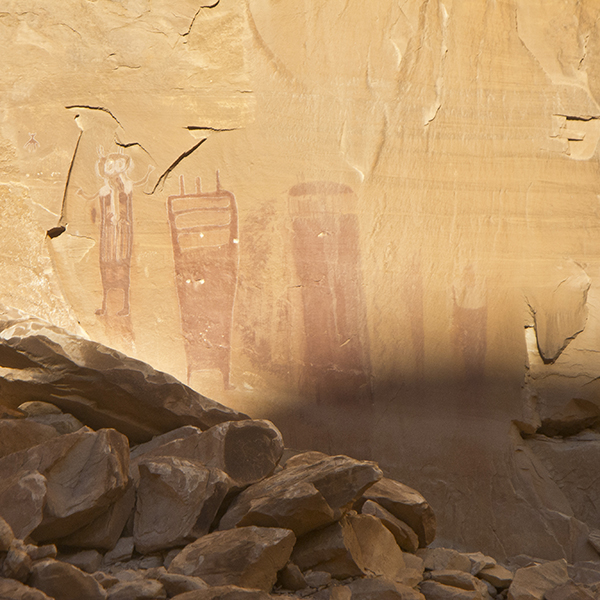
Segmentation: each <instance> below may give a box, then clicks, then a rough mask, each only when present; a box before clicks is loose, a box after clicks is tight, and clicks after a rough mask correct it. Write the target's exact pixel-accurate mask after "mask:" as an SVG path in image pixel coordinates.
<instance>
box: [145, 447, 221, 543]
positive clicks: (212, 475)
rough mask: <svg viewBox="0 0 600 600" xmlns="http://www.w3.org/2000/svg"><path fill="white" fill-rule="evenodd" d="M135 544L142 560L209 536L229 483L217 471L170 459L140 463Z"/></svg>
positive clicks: (146, 460)
mask: <svg viewBox="0 0 600 600" xmlns="http://www.w3.org/2000/svg"><path fill="white" fill-rule="evenodd" d="M138 466H139V472H140V482H139V485H138V489H137V502H136V514H135V521H134V530H133V531H134V533H133V535H134V539H135V546H136V549H137V550H138V552H141V553H142V554H147V553H149V552H153V551H155V550H163V549H166V548H172V547H174V546H184V545H185V544H187V543H189V542H192V541H194V540H195V539H197V538H199V537H201V536H203V535H205V534H207V533H208V531H209V528H210V525H211V523H212V522H213V520H214V518H215V516H216V514H217V511H218V509H219V507H220V505H221V502H222V501H223V499H224V498H225V495H226V494H227V492H228V490H229V488H230V487H231V484H230V481H229V480H228V478H227V476H226V475H225V474H224V473H223V472H222V471H219V470H218V469H208V468H206V467H205V466H204V465H203V464H202V463H200V462H198V461H195V460H185V459H181V458H175V457H172V456H165V457H156V458H144V459H143V460H142V461H141V462H140V463H139V465H138Z"/></svg>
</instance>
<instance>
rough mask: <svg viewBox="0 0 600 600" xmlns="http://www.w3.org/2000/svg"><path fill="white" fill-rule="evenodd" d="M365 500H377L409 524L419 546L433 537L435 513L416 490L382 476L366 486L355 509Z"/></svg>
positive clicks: (360, 506) (426, 543) (425, 543)
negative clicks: (369, 485)
mask: <svg viewBox="0 0 600 600" xmlns="http://www.w3.org/2000/svg"><path fill="white" fill-rule="evenodd" d="M367 500H372V501H373V502H377V504H379V505H380V506H382V507H383V508H385V509H386V510H387V511H389V512H390V513H392V515H394V516H395V517H396V518H398V519H400V520H401V521H404V522H405V523H406V524H407V525H409V526H410V528H411V529H412V530H413V531H414V532H415V533H416V534H417V536H418V538H419V546H420V547H422V548H424V547H425V546H428V545H429V544H431V542H433V540H434V539H435V529H436V520H435V514H434V512H433V510H432V508H431V506H429V504H428V502H427V500H425V498H424V497H423V496H422V495H421V494H419V492H417V491H416V490H413V489H412V488H410V487H408V486H407V485H404V484H403V483H400V482H399V481H394V480H393V479H388V478H387V477H384V478H383V479H381V481H378V482H377V483H375V484H374V485H372V486H371V487H369V488H368V490H367V491H366V492H365V493H364V494H363V497H362V498H360V499H359V501H358V502H357V503H356V509H357V510H360V509H361V508H362V506H363V504H364V503H365V502H366V501H367Z"/></svg>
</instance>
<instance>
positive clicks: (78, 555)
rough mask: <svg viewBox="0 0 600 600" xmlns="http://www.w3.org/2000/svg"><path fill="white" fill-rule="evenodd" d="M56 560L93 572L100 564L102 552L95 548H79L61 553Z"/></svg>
mask: <svg viewBox="0 0 600 600" xmlns="http://www.w3.org/2000/svg"><path fill="white" fill-rule="evenodd" d="M58 560H61V561H62V562H66V563H69V564H70V565H73V566H74V567H77V568H78V569H81V570H82V571H85V572H86V573H94V572H95V571H97V570H98V569H99V568H100V565H101V564H102V554H100V552H98V551H97V550H81V552H74V553H72V554H61V555H60V556H59V557H58Z"/></svg>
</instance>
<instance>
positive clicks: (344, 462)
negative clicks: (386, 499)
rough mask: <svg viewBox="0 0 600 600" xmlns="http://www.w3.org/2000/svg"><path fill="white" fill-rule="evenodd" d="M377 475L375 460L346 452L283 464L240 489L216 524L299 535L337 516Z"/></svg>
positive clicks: (379, 476) (378, 470) (321, 525)
mask: <svg viewBox="0 0 600 600" xmlns="http://www.w3.org/2000/svg"><path fill="white" fill-rule="evenodd" d="M381 477H382V473H381V470H380V469H379V467H378V466H377V465H376V464H375V463H373V462H367V461H358V460H354V459H352V458H349V457H347V456H330V457H326V458H323V459H321V460H318V461H316V462H313V463H311V464H308V465H304V464H298V465H297V466H293V467H289V468H285V469H283V470H281V471H280V472H279V473H276V474H275V475H273V476H271V477H269V478H268V479H265V480H263V481H261V482H260V483H257V484H254V485H251V486H250V487H249V488H248V489H246V490H244V491H243V492H242V493H241V494H240V495H239V496H238V497H237V498H236V499H235V501H234V502H233V503H232V504H231V506H230V507H229V509H228V511H227V512H226V513H225V515H224V516H223V517H222V519H221V521H220V523H219V529H221V530H224V529H231V528H232V527H243V526H248V525H257V526H268V527H283V528H286V529H291V530H292V531H293V532H294V533H295V534H296V536H298V537H299V536H301V535H304V534H305V533H308V532H309V531H312V530H313V529H317V528H318V527H323V526H325V525H327V524H330V523H333V522H335V521H337V520H338V519H340V518H341V517H342V515H343V514H344V513H345V512H346V511H347V510H348V507H349V506H351V505H352V503H353V502H354V501H355V500H356V499H357V498H358V497H359V496H360V495H361V494H362V493H363V492H364V490H365V489H366V488H368V487H369V486H371V485H373V483H375V482H376V481H378V480H379V479H381Z"/></svg>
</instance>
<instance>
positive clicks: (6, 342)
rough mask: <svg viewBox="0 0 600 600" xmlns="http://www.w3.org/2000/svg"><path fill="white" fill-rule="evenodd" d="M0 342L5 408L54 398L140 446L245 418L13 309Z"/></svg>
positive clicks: (1, 326)
mask: <svg viewBox="0 0 600 600" xmlns="http://www.w3.org/2000/svg"><path fill="white" fill-rule="evenodd" d="M0 342H1V345H2V346H1V348H0V356H1V357H2V358H1V359H0V364H1V365H5V366H3V367H2V371H1V375H2V376H1V378H0V393H1V394H2V398H3V403H5V404H6V405H7V406H9V407H17V406H19V405H20V404H22V403H23V401H24V400H25V399H30V400H31V399H51V401H52V404H55V405H56V406H58V407H59V408H61V409H62V410H63V411H64V412H68V413H70V414H72V415H73V416H75V417H76V418H78V419H79V420H80V421H82V422H84V423H86V424H88V425H89V426H91V427H93V428H95V429H98V428H103V427H113V428H115V429H117V430H118V431H121V432H122V433H124V434H125V435H127V436H128V437H129V438H130V439H131V440H133V441H137V442H140V441H147V440H148V439H150V438H151V437H152V436H154V435H157V434H159V433H163V432H164V431H168V430H169V429H175V428H177V427H179V426H182V425H184V424H191V425H195V426H197V427H200V428H203V429H206V428H208V427H211V426H212V425H215V424H217V423H220V422H222V421H229V420H236V419H242V418H244V415H241V414H240V413H237V412H236V411H233V410H230V409H228V408H226V407H224V406H222V405H220V404H218V403H217V402H214V401H212V400H209V399H208V398H205V397H203V396H201V395H200V394H198V393H196V392H194V391H193V390H191V389H190V388H188V387H186V386H185V385H183V384H181V383H180V382H179V381H177V380H176V379H174V378H173V377H171V376H170V375H167V374H165V373H161V372H159V371H155V370H154V369H153V368H152V367H150V366H149V365H147V364H145V363H143V362H140V361H138V360H134V359H131V358H128V357H127V356H125V355H123V354H121V353H119V352H117V351H115V350H112V349H110V348H107V347H105V346H103V345H102V344H98V343H97V342H91V341H89V340H86V339H84V338H81V337H77V336H73V335H71V334H69V333H68V332H66V331H64V330H62V329H60V328H58V327H55V326H53V325H50V324H48V323H44V322H43V321H41V320H39V319H35V318H30V317H27V316H25V315H23V314H20V313H19V312H18V311H14V310H7V311H5V312H4V313H3V314H2V316H1V317H0Z"/></svg>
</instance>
